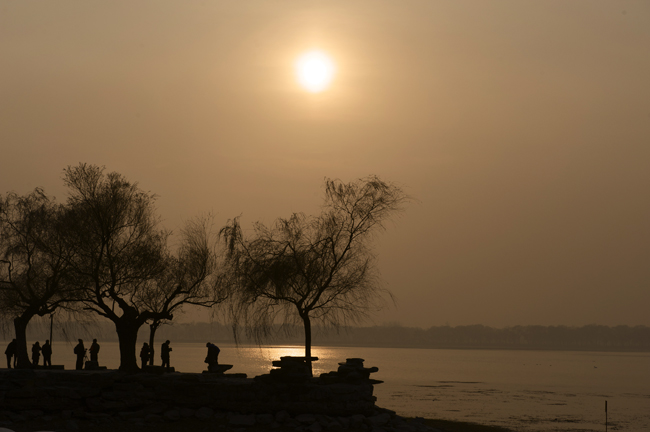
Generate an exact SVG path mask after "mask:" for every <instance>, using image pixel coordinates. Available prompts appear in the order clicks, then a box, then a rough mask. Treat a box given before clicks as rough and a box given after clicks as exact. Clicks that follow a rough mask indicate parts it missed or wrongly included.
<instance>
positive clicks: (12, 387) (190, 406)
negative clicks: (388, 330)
mask: <svg viewBox="0 0 650 432" xmlns="http://www.w3.org/2000/svg"><path fill="white" fill-rule="evenodd" d="M274 366H276V367H277V369H274V370H271V373H269V374H266V375H261V376H258V377H255V378H253V379H250V378H246V376H245V375H243V374H233V375H228V374H221V373H217V374H214V373H204V374H188V373H164V374H163V373H160V374H153V373H136V374H126V373H122V372H118V371H96V370H95V371H60V370H10V369H8V370H3V371H0V428H1V427H5V428H8V429H10V430H12V431H15V432H22V431H26V432H27V431H30V432H33V431H36V430H56V431H75V430H84V431H85V430H93V431H95V430H96V431H103V430H107V431H108V430H120V431H129V430H134V431H135V430H138V431H143V430H148V428H149V427H151V428H152V429H151V430H156V431H175V430H193V431H194V432H197V431H199V430H206V431H208V430H211V431H214V430H224V431H225V430H229V431H230V430H232V431H240V432H244V431H257V430H276V431H285V430H287V431H288V430H291V431H301V432H326V431H333V432H336V431H368V432H434V431H435V430H436V429H433V428H430V427H428V426H426V425H425V424H424V422H423V421H420V420H416V421H407V420H406V419H404V418H402V417H400V416H398V415H397V414H396V413H395V412H393V411H390V410H386V409H382V408H379V407H377V406H376V405H375V401H376V398H375V397H374V396H373V385H375V384H379V383H381V381H376V380H372V379H370V374H371V373H373V372H376V371H377V368H366V367H364V366H363V360H362V359H348V360H347V361H346V362H345V363H340V366H339V370H338V371H333V372H329V373H327V374H322V375H321V376H320V377H313V378H312V377H310V376H308V374H306V373H305V370H304V367H303V366H301V362H300V361H299V359H296V358H291V357H286V358H283V359H282V360H281V361H278V362H274ZM39 428H40V429H39ZM0 431H1V429H0Z"/></svg>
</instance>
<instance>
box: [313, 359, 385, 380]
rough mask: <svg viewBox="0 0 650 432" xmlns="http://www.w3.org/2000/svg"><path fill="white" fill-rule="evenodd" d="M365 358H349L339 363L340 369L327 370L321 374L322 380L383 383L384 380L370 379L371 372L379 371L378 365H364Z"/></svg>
mask: <svg viewBox="0 0 650 432" xmlns="http://www.w3.org/2000/svg"><path fill="white" fill-rule="evenodd" d="M364 361H365V360H364V359H361V358H349V359H346V361H345V363H339V369H338V371H336V372H334V371H332V372H327V373H324V374H321V375H320V378H321V380H323V382H325V383H328V384H330V383H337V382H346V383H358V382H364V381H365V382H368V383H370V384H381V383H383V381H379V380H375V379H370V374H371V373H375V372H378V371H379V368H377V367H370V368H367V367H363V362H364Z"/></svg>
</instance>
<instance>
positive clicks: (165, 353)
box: [160, 341, 172, 369]
mask: <svg viewBox="0 0 650 432" xmlns="http://www.w3.org/2000/svg"><path fill="white" fill-rule="evenodd" d="M169 344H170V342H169V341H165V343H164V344H162V345H161V346H160V358H161V359H162V365H163V367H167V369H169V353H170V352H171V350H172V347H170V346H169Z"/></svg>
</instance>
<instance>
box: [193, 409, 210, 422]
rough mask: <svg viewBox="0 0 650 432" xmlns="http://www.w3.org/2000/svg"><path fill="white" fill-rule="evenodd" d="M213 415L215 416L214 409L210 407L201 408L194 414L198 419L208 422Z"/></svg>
mask: <svg viewBox="0 0 650 432" xmlns="http://www.w3.org/2000/svg"><path fill="white" fill-rule="evenodd" d="M213 415H214V411H213V410H212V408H208V407H202V408H199V409H198V410H196V413H195V414H194V416H195V417H196V418H198V419H201V420H207V419H209V418H211V417H212V416H213Z"/></svg>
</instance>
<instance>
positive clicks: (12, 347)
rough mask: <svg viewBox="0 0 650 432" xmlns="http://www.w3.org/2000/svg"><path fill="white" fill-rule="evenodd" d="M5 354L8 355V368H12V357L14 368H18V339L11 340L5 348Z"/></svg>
mask: <svg viewBox="0 0 650 432" xmlns="http://www.w3.org/2000/svg"><path fill="white" fill-rule="evenodd" d="M5 355H6V356H7V369H11V358H12V357H13V358H14V368H16V360H17V359H18V355H17V353H16V339H14V340H12V341H11V342H9V345H7V349H6V350H5Z"/></svg>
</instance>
